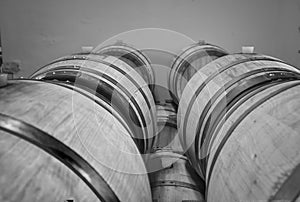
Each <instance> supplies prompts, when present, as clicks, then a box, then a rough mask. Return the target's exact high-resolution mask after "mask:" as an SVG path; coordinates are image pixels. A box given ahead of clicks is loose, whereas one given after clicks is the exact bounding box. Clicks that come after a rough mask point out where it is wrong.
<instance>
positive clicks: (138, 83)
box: [31, 54, 156, 153]
mask: <svg viewBox="0 0 300 202" xmlns="http://www.w3.org/2000/svg"><path fill="white" fill-rule="evenodd" d="M95 63H99V66H97V64H95ZM89 64H91V65H89ZM65 65H67V66H70V67H72V66H74V69H75V67H76V66H78V67H79V70H80V72H79V73H80V74H81V73H84V72H86V70H84V69H83V67H85V68H87V69H92V70H93V71H98V72H99V73H96V74H97V76H98V78H96V79H94V80H95V82H98V80H99V81H100V80H101V79H102V78H101V77H102V75H104V74H106V73H107V74H108V77H109V78H111V79H113V80H117V78H125V77H123V74H122V72H120V73H119V71H123V72H124V73H126V77H127V78H128V79H130V81H129V80H128V79H127V78H126V80H125V79H122V80H121V83H117V85H118V86H116V85H114V84H113V86H115V87H116V89H118V87H122V86H124V87H125V88H124V89H127V90H128V91H129V92H128V93H129V94H128V95H127V96H126V95H124V96H123V97H125V99H128V100H129V97H131V98H133V97H132V95H134V98H135V99H133V101H135V102H136V103H137V104H136V105H135V107H133V109H135V111H136V112H135V114H134V115H135V116H136V117H138V118H139V120H142V118H143V119H144V120H145V121H146V123H147V127H142V128H139V126H137V125H136V124H134V123H132V121H130V120H131V118H130V117H128V115H129V114H128V111H126V109H125V108H124V107H123V105H119V108H118V111H120V113H121V114H123V116H124V119H125V120H128V121H129V122H127V123H128V124H129V125H131V129H132V130H133V134H134V137H136V138H135V139H136V141H137V142H138V144H139V148H140V149H141V152H143V153H146V152H148V151H149V150H150V148H151V147H152V145H153V141H154V140H153V139H154V136H155V133H156V123H155V122H156V116H155V104H154V100H153V97H152V94H151V92H150V91H149V89H148V86H147V84H146V83H145V82H144V80H143V79H142V78H141V77H140V76H139V75H138V73H137V72H135V71H134V70H133V69H132V68H131V67H130V66H128V65H127V64H126V63H124V62H123V61H121V60H119V59H117V58H115V57H113V56H105V55H98V54H89V55H85V54H75V55H71V56H65V57H62V58H59V59H57V60H55V61H54V62H52V63H50V64H49V65H46V66H44V67H42V68H41V69H40V70H38V71H37V72H35V73H34V74H33V75H32V76H31V78H37V79H43V77H45V74H46V73H48V74H49V73H51V72H53V73H55V72H58V71H63V70H59V69H60V67H61V68H63V66H65ZM108 65H113V66H114V67H116V68H119V69H120V70H118V69H116V71H115V70H114V69H112V68H108V67H107V66H108ZM92 66H93V67H92ZM102 67H104V69H103V68H102ZM55 77H57V75H53V78H55ZM87 80H89V78H88V79H87ZM75 82H76V80H75ZM104 82H105V81H104ZM106 83H107V82H106ZM97 85H98V84H97V83H95V84H94V85H93V87H92V90H95V88H96V86H97ZM93 88H94V89H93ZM138 91H140V92H141V93H137V92H138ZM118 92H120V93H122V90H119V91H118ZM115 98H116V100H117V101H116V102H121V103H122V101H118V100H119V98H120V97H118V96H116V97H115ZM123 103H124V104H126V101H123ZM127 106H128V104H127ZM147 106H148V108H147ZM123 108H124V109H123ZM124 110H125V112H124ZM137 110H138V111H137ZM122 112H123V113H122ZM149 116H150V117H149ZM145 118H146V119H145ZM140 123H142V122H141V121H140ZM143 123H144V124H145V122H143ZM142 125H143V124H142ZM141 130H142V131H141ZM141 135H143V136H142V137H141ZM142 142H144V143H142Z"/></svg>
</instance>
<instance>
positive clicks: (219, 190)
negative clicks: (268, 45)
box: [179, 55, 299, 201]
mask: <svg viewBox="0 0 300 202" xmlns="http://www.w3.org/2000/svg"><path fill="white" fill-rule="evenodd" d="M253 56H254V55H253ZM253 56H250V55H249V57H253ZM225 57H226V56H225ZM272 59H274V58H272ZM219 60H221V59H219ZM273 61H274V60H273ZM215 62H217V60H216V61H215ZM278 62H279V63H282V62H281V61H280V60H278ZM212 63H214V62H212ZM211 65H212V64H209V65H207V66H211ZM293 70H294V71H295V72H297V73H298V72H299V70H298V69H297V68H295V69H293ZM298 76H299V75H298ZM193 85H194V86H197V85H195V84H193ZM190 93H194V92H190ZM185 97H186V96H185ZM202 97H203V96H202ZM187 103H188V101H187ZM180 107H181V109H179V111H180V110H182V106H180ZM185 107H186V106H185ZM179 122H180V121H179ZM218 135H219V134H218V133H216V132H215V133H214V136H216V137H218ZM214 144H215V145H218V144H217V143H214ZM210 147H211V146H210ZM210 156H212V157H213V156H214V154H212V152H211V151H210V153H209V156H208V157H209V159H210V160H208V161H209V162H208V165H210V163H211V159H212V158H210ZM227 160H228V159H227ZM194 165H195V164H194ZM197 166H198V165H195V167H197ZM213 168H214V167H213ZM221 170H222V169H221ZM218 171H220V168H219V169H218ZM216 172H217V171H216ZM216 172H214V173H216ZM223 175H224V172H223ZM206 178H207V175H206ZM219 178H220V177H219ZM214 179H215V180H216V178H214ZM217 179H218V178H217ZM206 180H207V179H206ZM212 181H214V180H211V181H210V182H212ZM206 183H208V182H206ZM215 183H217V180H216V182H215ZM215 183H214V185H212V186H211V192H210V195H211V196H213V195H216V190H215V189H214V187H215V186H216V185H215ZM223 185H224V184H223ZM221 189H222V191H223V192H224V186H223V188H219V189H218V193H219V192H220V193H221ZM233 190H234V189H233ZM208 191H210V190H209V189H208ZM219 197H222V196H219ZM241 199H246V198H239V200H241ZM211 200H212V201H215V200H217V198H213V197H211ZM227 200H230V201H234V200H236V199H234V198H230V199H228V198H227Z"/></svg>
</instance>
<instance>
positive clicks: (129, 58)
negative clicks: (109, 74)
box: [95, 43, 155, 86]
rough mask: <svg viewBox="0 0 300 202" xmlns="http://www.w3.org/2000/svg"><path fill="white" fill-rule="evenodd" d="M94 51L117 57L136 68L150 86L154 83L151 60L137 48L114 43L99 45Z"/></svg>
mask: <svg viewBox="0 0 300 202" xmlns="http://www.w3.org/2000/svg"><path fill="white" fill-rule="evenodd" d="M95 52H96V53H99V54H105V55H111V56H115V57H117V58H119V59H120V60H122V61H124V62H126V63H127V64H128V65H129V66H131V67H132V68H133V69H134V70H136V71H137V72H138V73H139V74H140V76H142V77H143V79H144V80H145V81H146V83H148V84H149V85H150V86H152V84H155V76H154V71H153V69H152V66H151V61H150V59H149V58H148V57H147V56H146V55H145V54H143V53H142V52H141V51H139V50H138V49H136V48H134V47H132V46H129V45H128V44H125V43H116V44H114V45H108V46H104V47H101V48H99V49H97V50H95Z"/></svg>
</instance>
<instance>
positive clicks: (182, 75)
mask: <svg viewBox="0 0 300 202" xmlns="http://www.w3.org/2000/svg"><path fill="white" fill-rule="evenodd" d="M224 55H227V52H226V51H225V50H224V49H222V48H220V47H218V46H216V45H212V44H208V43H203V42H202V43H201V42H199V43H196V44H193V45H191V46H189V47H187V48H185V50H183V51H182V52H181V53H180V54H179V55H178V56H177V57H176V59H175V60H174V62H173V64H172V68H171V71H170V74H169V80H168V85H169V89H170V91H171V92H172V94H171V95H172V96H173V98H174V101H175V102H176V103H178V102H179V100H180V97H181V95H182V92H183V90H184V88H185V86H186V84H187V82H188V81H189V80H190V79H191V78H192V76H193V75H194V74H195V73H196V72H197V71H198V70H199V69H201V68H202V67H204V66H205V65H206V64H208V63H210V62H211V61H213V60H215V59H217V58H219V57H222V56H224Z"/></svg>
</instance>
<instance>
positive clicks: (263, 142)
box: [178, 54, 300, 201]
mask: <svg viewBox="0 0 300 202" xmlns="http://www.w3.org/2000/svg"><path fill="white" fill-rule="evenodd" d="M268 72H295V73H291V74H290V73H278V75H280V76H282V75H286V77H282V79H278V80H276V79H274V78H275V77H272V78H271V77H269V75H277V73H270V74H268ZM297 74H298V77H299V70H298V69H297V68H295V67H292V66H290V65H288V64H286V63H284V62H282V61H280V60H278V59H276V58H273V57H268V56H263V55H255V54H251V55H246V54H235V55H228V56H224V57H222V58H219V59H216V60H214V61H213V62H211V63H209V64H208V65H206V66H204V67H203V68H201V70H199V71H198V72H197V73H196V75H195V76H194V77H193V78H192V79H191V80H190V81H189V83H188V85H187V87H186V90H184V92H183V95H182V99H181V101H180V104H179V109H178V125H179V134H180V138H181V141H182V142H183V148H184V149H188V152H187V155H188V157H189V159H190V160H191V162H192V164H193V166H194V167H195V168H196V170H197V172H198V173H199V175H200V176H202V178H203V179H205V181H206V186H207V187H208V189H207V190H206V192H207V195H206V197H207V201H218V200H220V199H222V200H224V201H241V200H263V201H265V200H266V201H267V200H271V199H272V197H273V196H274V195H276V193H277V191H278V190H279V188H280V187H282V185H283V183H284V182H285V181H286V180H287V179H288V176H289V175H290V174H291V170H293V169H294V168H295V167H296V166H297V165H298V164H299V163H300V159H299V152H300V151H299V147H297V146H296V145H298V144H299V140H300V139H299V133H300V128H299V120H300V119H299V117H300V116H299V115H300V114H299V110H298V109H299V103H300V102H299V95H300V94H299V92H300V91H299V87H293V88H292V87H290V89H289V86H293V85H296V84H298V83H299V80H297V76H294V75H297ZM289 76H291V77H289ZM257 78H263V79H262V80H255V79H257ZM280 78H281V77H280ZM289 78H290V80H289ZM292 78H293V79H292ZM299 78H300V77H299ZM271 79H273V80H272V82H270V81H271ZM250 81H251V82H253V86H252V87H251V88H250ZM254 81H255V82H258V83H257V84H255V82H254ZM262 81H264V82H265V83H262ZM259 82H261V83H259ZM254 84H255V85H254ZM245 86H248V88H246V87H245ZM244 87H245V88H244ZM285 88H287V89H285ZM187 89H188V90H187ZM280 89H285V90H283V92H282V93H280V94H278V95H276V96H275V97H270V98H268V97H267V96H268V95H270V96H271V95H272V93H276V92H277V90H280ZM234 92H236V93H239V94H237V95H236V97H231V96H232V95H234ZM264 99H266V100H265V101H264V102H263V103H262V104H261V105H259V106H258V107H256V105H258V104H256V103H257V102H259V101H260V100H264ZM229 101H230V102H229ZM252 108H253V109H252ZM223 109H225V110H224V111H223V112H222V110H223ZM248 111H249V112H248ZM221 112H222V113H221ZM222 114H223V115H222ZM240 120H242V122H239V121H240ZM234 127H236V128H234ZM232 130H233V131H232ZM208 132H209V133H208ZM296 183H298V184H299V183H300V182H296ZM298 187H299V186H298ZM281 200H285V199H284V198H283V199H281Z"/></svg>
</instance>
